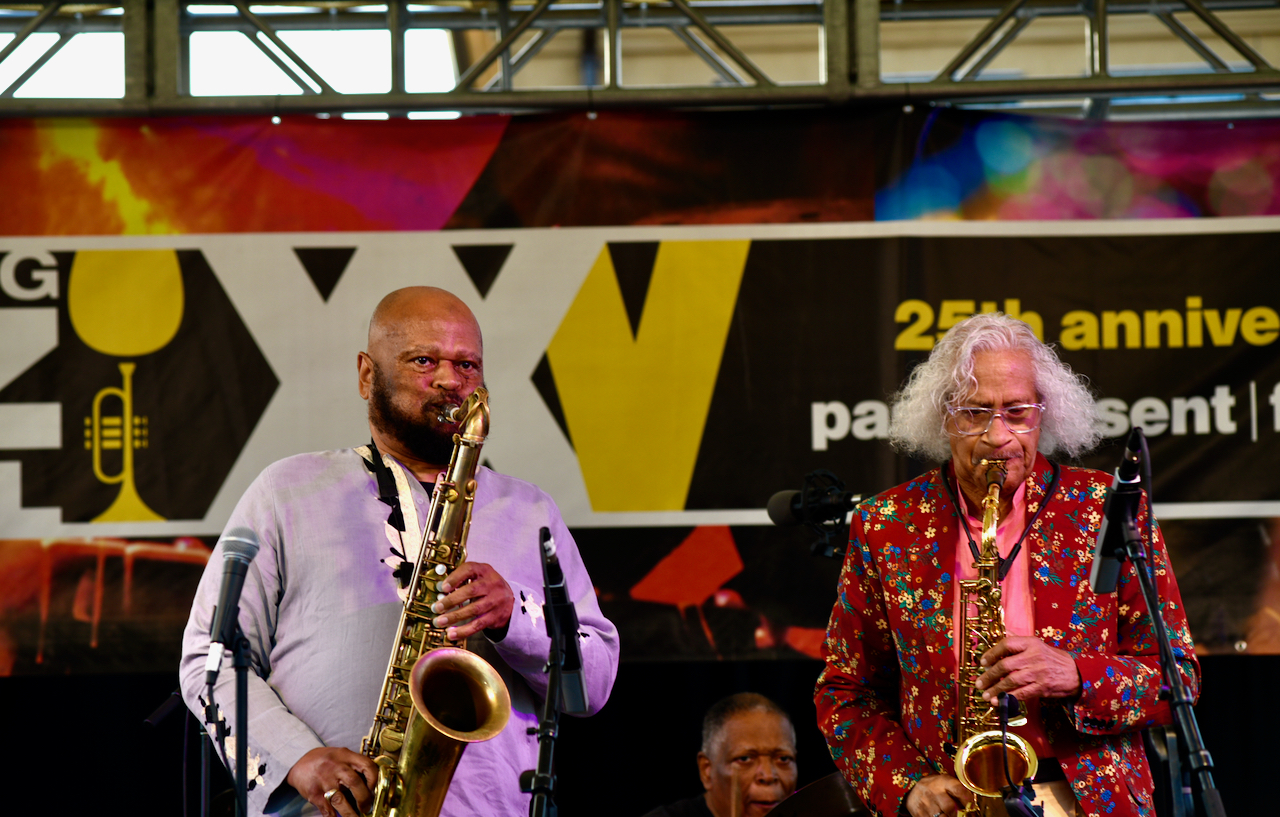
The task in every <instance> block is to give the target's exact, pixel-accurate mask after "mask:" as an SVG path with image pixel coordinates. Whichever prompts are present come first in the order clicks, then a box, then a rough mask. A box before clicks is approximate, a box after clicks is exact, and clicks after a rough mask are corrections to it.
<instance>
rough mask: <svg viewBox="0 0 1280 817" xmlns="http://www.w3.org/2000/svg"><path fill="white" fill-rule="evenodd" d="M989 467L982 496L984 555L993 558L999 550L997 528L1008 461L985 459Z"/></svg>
mask: <svg viewBox="0 0 1280 817" xmlns="http://www.w3.org/2000/svg"><path fill="white" fill-rule="evenodd" d="M980 464H981V465H984V466H986V469H987V495H986V496H984V497H983V498H982V555H983V559H984V560H986V559H992V558H994V557H995V554H996V552H997V549H996V528H997V527H998V526H999V524H1000V490H1001V489H1002V488H1003V487H1004V480H1005V477H1006V476H1008V467H1009V466H1008V463H1006V462H1005V461H1004V460H983V461H982V462H981V463H980Z"/></svg>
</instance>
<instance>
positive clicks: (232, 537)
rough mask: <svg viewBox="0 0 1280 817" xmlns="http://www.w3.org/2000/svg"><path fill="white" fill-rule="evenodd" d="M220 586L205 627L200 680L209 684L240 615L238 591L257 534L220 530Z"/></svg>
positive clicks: (255, 549) (255, 550)
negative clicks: (206, 636)
mask: <svg viewBox="0 0 1280 817" xmlns="http://www.w3.org/2000/svg"><path fill="white" fill-rule="evenodd" d="M219 544H220V545H222V589H221V590H219V591H218V606H217V607H215V608H214V610H213V626H212V627H210V628H209V642H210V643H209V657H208V659H207V660H206V661H205V664H204V681H205V684H207V685H208V686H213V683H214V681H217V680H218V670H220V669H221V668H222V658H223V656H224V655H225V653H226V646H227V645H228V644H230V643H231V641H232V639H234V638H235V637H236V624H237V623H238V620H239V618H240V591H241V590H242V589H244V578H245V576H246V575H247V574H248V572H249V563H250V562H252V561H253V557H254V556H256V555H257V554H258V535H257V534H256V533H254V532H253V531H251V530H249V529H248V528H232V529H231V530H229V531H227V532H226V533H225V534H223V536H222V539H221V541H220V542H219Z"/></svg>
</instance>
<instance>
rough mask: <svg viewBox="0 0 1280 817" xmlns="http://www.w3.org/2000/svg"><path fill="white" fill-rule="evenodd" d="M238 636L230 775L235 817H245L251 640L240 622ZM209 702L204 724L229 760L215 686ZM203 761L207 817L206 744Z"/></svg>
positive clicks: (202, 790) (202, 792) (233, 641)
mask: <svg viewBox="0 0 1280 817" xmlns="http://www.w3.org/2000/svg"><path fill="white" fill-rule="evenodd" d="M235 628H236V629H235V637H234V638H232V639H231V644H232V647H231V666H232V667H233V668H234V669H235V671H236V726H235V736H236V768H235V771H234V773H233V774H232V775H231V776H232V778H233V780H234V781H235V784H236V815H237V817H246V815H248V813H249V639H248V638H245V635H244V631H243V630H241V629H240V623H239V622H238V621H237V622H236V625H235ZM208 692H209V703H208V706H206V707H205V710H204V718H205V722H206V723H207V724H209V725H211V726H212V727H213V734H214V736H215V737H216V738H217V741H218V745H219V746H220V747H222V756H223V759H224V760H225V759H226V755H227V750H226V743H225V742H226V737H227V726H226V723H225V722H224V721H223V720H222V719H221V718H219V717H218V708H217V707H216V706H214V702H213V685H212V684H210V685H209V687H208ZM200 754H201V759H202V761H203V763H202V764H201V765H202V769H201V781H200V814H201V817H206V815H207V814H208V809H209V748H208V744H207V743H206V744H204V746H203V748H202V750H201V753H200Z"/></svg>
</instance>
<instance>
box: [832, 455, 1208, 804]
mask: <svg viewBox="0 0 1280 817" xmlns="http://www.w3.org/2000/svg"><path fill="white" fill-rule="evenodd" d="M1051 476H1052V471H1051V468H1050V465H1049V463H1048V461H1047V460H1045V458H1044V457H1043V456H1038V457H1037V459H1036V464H1035V468H1034V469H1033V473H1032V475H1031V476H1030V477H1028V480H1027V492H1026V503H1027V513H1028V515H1030V514H1032V513H1034V512H1035V511H1036V509H1037V508H1038V507H1039V505H1040V503H1041V502H1043V501H1044V495H1045V491H1046V490H1047V488H1048V484H1049V481H1050V479H1051ZM942 479H943V477H942V472H941V469H934V470H933V471H930V472H928V473H926V474H924V475H922V476H920V477H918V478H917V479H915V480H912V481H911V482H908V483H906V484H905V485H900V486H898V487H897V488H893V489H891V490H889V491H886V492H885V493H882V494H879V495H877V496H874V497H872V498H871V499H869V500H867V501H865V502H863V503H862V504H861V505H859V506H858V508H857V509H856V510H855V511H854V518H853V525H852V530H851V533H850V543H849V552H848V555H847V556H846V558H845V562H844V569H843V571H842V572H841V575H840V583H839V588H838V589H839V597H838V599H837V601H836V605H835V607H834V609H833V610H832V611H831V622H830V624H829V626H828V628H827V638H826V643H825V645H824V647H823V657H824V658H825V660H826V668H825V669H824V670H823V673H822V675H821V677H819V679H818V686H817V690H816V692H815V697H814V701H815V704H816V706H817V711H818V726H819V728H820V729H821V730H822V731H823V733H824V734H825V735H826V739H827V744H828V746H829V747H830V749H831V755H832V758H833V759H834V760H835V762H836V765H837V766H838V767H839V768H840V770H841V771H842V772H843V773H844V776H845V777H846V778H847V779H848V780H849V781H850V783H851V784H852V785H853V787H854V788H855V789H856V790H857V792H858V794H859V796H860V797H861V798H862V799H863V801H864V802H865V803H866V804H867V805H868V807H870V808H871V809H872V810H873V811H875V812H877V813H879V814H881V815H895V814H897V812H898V808H899V805H900V804H901V802H902V800H903V798H904V797H905V796H906V794H907V792H908V791H909V790H910V788H911V786H912V785H914V783H915V781H917V780H919V779H920V778H922V777H924V776H926V775H930V774H937V773H945V774H954V768H953V765H952V758H951V757H950V756H949V755H948V753H947V751H946V750H945V749H944V748H943V745H944V744H945V743H954V742H955V740H956V739H955V701H956V683H955V674H956V659H955V657H954V654H953V652H952V646H951V645H952V638H953V637H954V626H953V622H952V598H953V595H952V594H953V592H954V589H953V578H954V577H953V576H952V575H951V572H952V570H953V568H954V564H955V542H956V537H957V533H956V531H957V528H956V525H957V516H956V510H955V508H954V505H953V504H952V502H951V500H950V498H949V496H948V494H947V490H946V486H945V485H944V484H943V483H942ZM1110 483H1111V479H1110V477H1109V475H1107V474H1103V473H1101V472H1098V471H1089V470H1085V469H1081V468H1068V467H1063V468H1062V470H1061V477H1060V482H1059V484H1058V487H1057V489H1056V491H1055V492H1054V495H1053V497H1051V498H1050V500H1049V505H1048V507H1047V508H1045V511H1044V513H1043V514H1041V515H1040V518H1039V519H1038V520H1037V521H1036V523H1035V525H1034V526H1033V527H1032V530H1031V531H1030V533H1029V534H1028V535H1027V538H1026V541H1025V542H1024V543H1023V550H1024V553H1025V554H1026V555H1027V556H1029V557H1030V558H1031V560H1032V561H1031V571H1032V573H1031V587H1032V593H1033V595H1034V598H1035V617H1036V618H1035V620H1036V635H1037V636H1039V637H1040V638H1041V639H1043V640H1044V641H1045V642H1046V643H1048V644H1050V645H1052V646H1054V647H1058V648H1060V649H1063V650H1066V651H1067V652H1069V653H1071V654H1072V655H1073V656H1074V657H1075V659H1076V666H1077V667H1078V668H1079V670H1080V677H1081V679H1082V687H1083V690H1082V692H1081V694H1080V697H1079V698H1078V699H1077V700H1075V701H1073V702H1071V701H1065V700H1048V699H1046V700H1044V701H1042V705H1041V707H1040V713H1041V718H1042V720H1043V723H1044V728H1045V731H1046V734H1047V736H1048V739H1049V742H1050V744H1051V745H1052V746H1053V747H1054V751H1055V754H1056V755H1057V757H1058V760H1059V761H1060V762H1061V763H1062V767H1063V770H1064V771H1065V773H1066V776H1067V778H1068V780H1070V782H1071V788H1072V790H1073V791H1074V792H1075V795H1076V799H1077V800H1078V801H1079V803H1080V805H1081V806H1082V807H1083V809H1084V811H1085V813H1086V814H1088V815H1090V817H1103V815H1108V816H1109V817H1125V815H1142V816H1143V817H1150V815H1154V813H1155V809H1154V807H1153V805H1152V801H1151V792H1152V782H1151V772H1150V770H1149V769H1148V768H1147V762H1146V757H1145V754H1144V752H1143V748H1142V739H1141V735H1140V734H1139V731H1138V730H1141V729H1144V728H1146V727H1148V726H1152V725H1156V724H1163V723H1168V722H1169V720H1170V716H1169V709H1168V704H1166V703H1163V702H1161V701H1159V700H1158V695H1159V692H1160V686H1161V679H1160V667H1159V654H1158V648H1157V646H1156V642H1155V640H1154V637H1153V632H1152V627H1151V619H1150V617H1149V616H1148V614H1147V611H1146V605H1145V604H1144V603H1143V600H1142V592H1141V588H1140V586H1139V584H1138V579H1137V574H1136V572H1135V570H1134V567H1133V564H1132V563H1126V564H1125V565H1124V569H1123V570H1122V571H1121V575H1120V581H1119V584H1118V587H1117V592H1115V593H1112V594H1106V595H1095V594H1094V593H1093V591H1092V590H1090V588H1089V569H1090V566H1091V564H1092V561H1093V550H1094V542H1095V541H1096V539H1097V533H1098V527H1099V526H1100V525H1101V523H1102V506H1103V501H1104V499H1105V497H1106V491H1107V487H1108V486H1109V485H1110ZM1146 513H1147V509H1146V505H1145V503H1144V505H1143V509H1142V515H1141V517H1140V519H1139V526H1140V528H1141V529H1142V531H1143V534H1144V536H1145V535H1146ZM1148 546H1149V548H1148V560H1149V564H1150V565H1151V568H1152V570H1153V572H1154V574H1155V578H1156V586H1157V589H1158V591H1159V594H1160V598H1161V599H1162V600H1163V603H1164V608H1163V610H1162V613H1163V615H1164V619H1165V625H1166V628H1167V629H1168V631H1169V635H1170V637H1171V639H1172V642H1173V650H1174V654H1175V656H1176V658H1177V660H1178V662H1179V668H1180V670H1181V672H1182V675H1183V678H1184V680H1185V682H1186V683H1187V687H1188V690H1189V691H1190V692H1191V694H1192V696H1198V695H1199V681H1200V667H1199V664H1198V662H1197V661H1196V658H1195V652H1194V647H1193V645H1192V643H1191V634H1190V631H1189V630H1188V628H1187V619H1186V614H1185V611H1184V610H1183V607H1182V598H1181V596H1180V595H1179V594H1178V585H1177V582H1176V581H1175V580H1174V576H1173V571H1172V570H1171V569H1170V567H1169V556H1168V554H1167V553H1166V551H1165V547H1164V542H1163V540H1162V539H1161V536H1160V533H1159V528H1158V527H1156V528H1155V547H1150V543H1148Z"/></svg>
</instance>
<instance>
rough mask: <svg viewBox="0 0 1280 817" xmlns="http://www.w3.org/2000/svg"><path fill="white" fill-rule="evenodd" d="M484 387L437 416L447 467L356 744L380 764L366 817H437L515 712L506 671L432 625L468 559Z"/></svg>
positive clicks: (484, 430)
mask: <svg viewBox="0 0 1280 817" xmlns="http://www.w3.org/2000/svg"><path fill="white" fill-rule="evenodd" d="M488 399H489V394H488V392H487V391H486V390H485V389H484V388H478V389H476V390H475V392H474V393H473V394H472V395H471V396H470V397H468V398H467V399H466V400H465V401H464V402H463V404H462V405H461V406H457V407H454V408H452V409H451V410H450V411H449V412H448V413H447V415H446V416H445V417H444V418H443V419H448V420H449V422H453V423H459V424H460V432H459V433H458V434H455V435H454V438H453V443H454V445H453V454H452V455H451V456H450V458H449V467H448V468H447V469H446V470H445V471H444V472H443V473H442V474H440V476H439V477H438V478H437V480H436V488H435V493H434V494H433V495H432V498H431V509H430V511H429V512H428V514H427V524H426V533H425V536H424V537H423V543H422V549H421V551H420V553H419V554H418V561H417V564H416V565H415V566H414V570H413V579H412V581H411V582H410V584H409V593H408V598H407V599H406V601H405V604H404V610H403V611H402V612H401V614H400V625H399V627H398V628H397V630H396V642H395V645H394V646H393V647H392V649H391V658H390V660H389V661H388V662H387V674H386V678H385V680H384V681H383V682H382V692H381V694H380V695H379V696H378V708H377V711H376V712H375V714H374V717H373V726H372V727H371V728H370V730H369V734H368V736H367V737H366V738H365V739H364V741H363V743H362V745H361V751H362V752H363V753H364V754H365V755H366V756H367V757H369V758H372V759H373V761H374V763H376V764H377V766H378V781H377V784H376V786H375V788H374V793H373V806H372V808H371V809H370V811H369V815H370V817H434V816H435V815H437V814H439V813H440V807H441V805H442V804H443V803H444V797H445V794H446V793H447V792H448V789H449V781H450V780H452V779H453V773H454V770H455V769H456V768H457V765H458V759H459V758H460V757H461V756H462V750H463V749H465V748H466V747H467V744H468V743H477V742H479V741H483V740H489V739H490V738H492V737H494V736H495V735H497V734H498V733H499V732H501V731H502V728H503V727H504V726H506V723H507V719H508V718H509V717H510V715H511V696H510V693H508V692H507V686H506V684H505V683H503V681H502V678H501V677H500V676H499V675H498V673H497V672H496V671H495V670H494V668H493V667H492V666H490V665H489V663H488V662H487V661H485V660H484V659H483V658H481V657H480V656H478V655H476V654H474V653H471V652H468V651H467V650H465V649H461V648H458V647H454V646H450V644H449V641H448V638H447V637H446V635H445V631H444V630H442V629H440V628H438V627H433V626H432V625H431V621H432V619H434V618H435V614H434V613H433V612H432V611H431V605H432V604H434V603H435V602H436V601H437V600H438V599H439V598H441V597H442V595H443V594H442V593H441V592H440V591H439V589H438V588H437V585H438V584H439V583H440V582H441V581H443V580H444V577H445V576H447V575H448V574H449V573H451V572H452V571H453V570H454V568H456V567H457V566H458V565H459V564H461V563H462V562H463V561H465V559H466V542H467V531H468V529H469V528H470V526H471V509H472V506H473V505H474V504H475V496H476V479H475V473H476V467H477V466H478V465H479V462H480V447H481V446H482V445H484V440H485V437H486V436H487V434H488V433H489V403H488Z"/></svg>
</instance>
